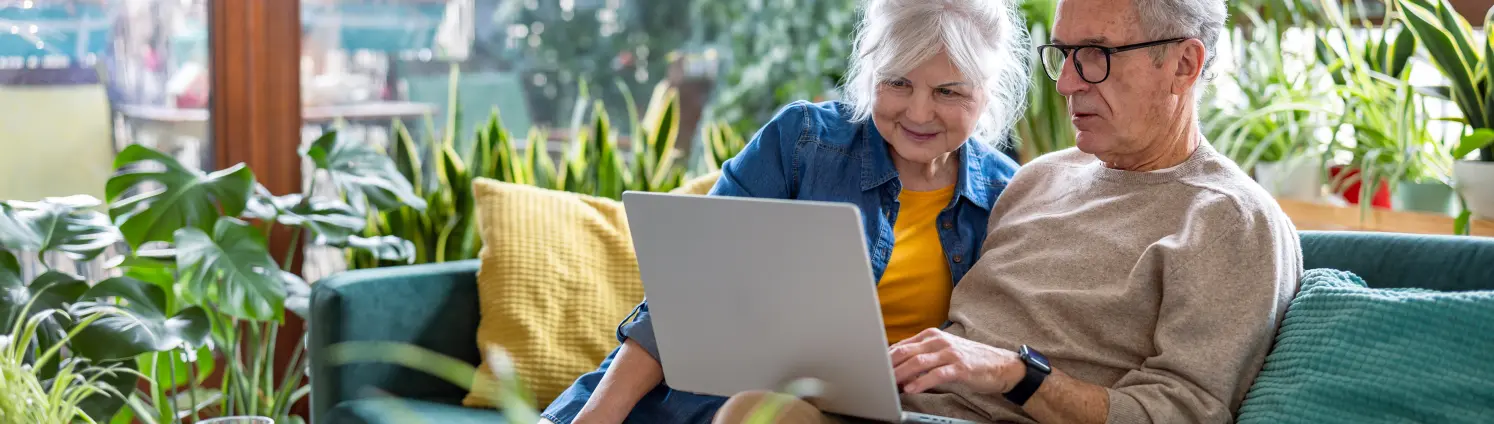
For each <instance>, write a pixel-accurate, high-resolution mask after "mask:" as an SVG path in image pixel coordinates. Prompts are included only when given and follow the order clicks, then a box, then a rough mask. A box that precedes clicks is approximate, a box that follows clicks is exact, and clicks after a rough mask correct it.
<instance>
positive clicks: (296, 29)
mask: <svg viewBox="0 0 1494 424" xmlns="http://www.w3.org/2000/svg"><path fill="white" fill-rule="evenodd" d="M300 3H301V2H300V0H208V15H209V18H208V38H209V40H210V45H211V49H210V55H211V57H212V62H211V64H210V66H209V68H208V69H209V72H210V73H211V77H212V78H211V80H212V86H211V89H210V92H209V93H210V94H209V95H210V100H209V108H210V109H209V110H210V112H211V113H209V114H208V121H209V128H210V140H211V143H209V145H210V146H212V147H211V149H212V154H211V155H212V156H211V157H212V158H213V162H214V165H215V167H216V169H224V168H227V167H229V166H233V165H235V164H239V163H244V164H247V165H248V166H249V168H250V169H251V170H253V171H254V178H255V181H257V182H258V183H259V184H262V185H264V186H265V188H267V189H269V191H270V192H271V193H273V194H275V195H284V194H291V193H299V192H301V191H302V189H301V186H302V184H301V157H300V154H299V153H298V150H299V148H300V146H301V126H302V118H301V78H300V75H301V72H300V69H301V65H300V64H301V13H300V10H301V7H300ZM267 236H268V237H269V242H270V252H271V254H272V255H273V257H275V258H283V257H285V252H286V251H287V249H300V248H301V246H302V244H301V243H298V244H297V245H295V246H290V245H289V244H290V232H289V231H284V230H283V229H281V228H279V227H277V231H274V232H272V234H267ZM292 262H293V263H292V264H291V270H292V272H295V273H297V274H300V273H301V263H302V259H301V257H300V256H299V255H298V256H296V257H295V260H293V261H292ZM304 333H305V323H304V322H303V321H302V320H301V319H300V318H298V317H296V316H295V315H294V314H286V315H285V324H284V325H283V326H282V328H281V331H280V337H279V340H277V341H276V344H275V363H276V364H277V367H276V369H277V373H278V372H279V371H278V370H280V369H282V368H281V367H283V366H284V365H282V364H286V363H288V362H289V361H291V359H292V358H291V356H292V354H293V350H294V347H295V346H296V344H297V343H301V341H302V336H303V334H304ZM280 377H281V378H283V376H280ZM303 384H310V383H309V382H306V383H303ZM309 401H310V400H309V399H302V400H301V401H300V402H298V403H297V404H296V405H295V406H294V407H293V408H292V409H291V413H292V414H294V415H299V416H301V417H303V418H306V419H307V420H308V421H309V420H310V413H309V404H310V403H309Z"/></svg>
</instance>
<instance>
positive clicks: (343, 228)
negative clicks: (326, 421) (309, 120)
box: [95, 131, 424, 423]
mask: <svg viewBox="0 0 1494 424" xmlns="http://www.w3.org/2000/svg"><path fill="white" fill-rule="evenodd" d="M301 154H302V156H303V157H305V158H306V159H309V160H310V161H311V163H312V164H313V165H314V166H315V169H314V171H315V172H316V173H320V174H325V176H326V178H325V179H318V178H312V179H311V181H313V183H312V186H311V187H309V189H308V191H309V192H313V193H315V192H316V189H317V186H316V185H317V183H316V182H317V181H326V182H327V183H329V184H332V185H333V186H334V187H335V188H336V190H335V191H336V192H338V193H339V194H340V195H339V196H336V197H316V196H305V195H301V194H288V195H283V196H274V195H272V194H271V193H269V192H268V191H267V190H265V189H264V188H263V187H262V186H259V185H258V184H256V183H255V182H254V176H253V173H252V171H250V170H249V169H248V168H247V167H245V166H244V165H243V164H238V165H235V166H233V167H229V168H227V169H224V170H221V171H217V172H214V173H211V174H204V173H202V172H200V171H196V170H192V169H188V168H186V167H183V166H182V165H181V164H179V163H177V162H176V161H175V160H174V159H172V158H171V157H169V156H166V155H164V154H161V153H160V152H157V151H154V150H151V149H149V148H146V147H142V146H138V145H135V146H130V147H127V148H126V149H124V150H123V151H122V152H120V154H119V157H118V158H117V159H116V161H115V167H116V168H117V170H118V171H117V173H116V174H115V176H113V177H112V178H110V180H109V182H108V184H107V187H106V192H107V194H108V200H109V202H110V208H109V213H110V215H111V217H112V218H113V220H114V223H115V224H117V226H118V228H119V230H120V232H121V233H122V234H123V236H124V237H123V238H124V240H125V241H126V242H127V243H128V244H129V245H130V247H131V249H132V250H131V252H130V253H129V254H128V255H127V256H126V257H125V258H123V260H122V262H121V263H120V268H122V269H124V270H125V271H126V273H127V275H129V276H130V277H129V278H130V280H131V281H139V282H143V284H135V285H133V286H132V287H137V288H144V290H141V291H139V292H138V293H136V292H126V291H124V290H121V291H120V293H116V294H118V295H120V296H122V297H126V298H128V299H130V300H131V301H132V302H131V304H138V303H149V304H151V306H152V310H151V311H150V312H151V313H152V314H153V315H162V316H172V317H182V316H187V317H191V318H193V319H192V324H193V328H198V330H197V331H196V332H194V333H193V334H194V335H196V337H194V339H196V340H190V341H183V342H181V343H163V344H161V346H160V347H166V348H170V349H169V352H171V355H168V357H167V358H161V357H159V356H158V357H157V358H155V359H154V361H155V364H154V365H155V367H156V368H158V369H159V368H161V367H165V368H168V370H167V372H168V373H174V372H175V370H176V369H177V368H181V369H184V370H185V371H186V372H187V374H188V375H187V376H185V377H186V378H185V381H182V379H181V378H180V376H176V375H172V376H170V378H169V379H163V381H165V382H167V383H164V384H158V385H152V386H151V390H150V392H149V393H137V395H136V396H135V397H134V398H132V399H131V402H130V405H131V406H132V408H131V410H130V412H127V414H128V413H133V414H134V416H135V417H136V418H139V419H142V420H143V421H145V422H148V423H159V422H173V421H176V420H180V419H182V418H184V417H182V416H181V414H179V413H177V412H176V409H177V408H176V407H171V408H167V407H166V406H165V405H166V404H174V403H178V402H177V397H179V396H180V397H186V398H187V400H188V402H190V403H189V404H190V405H192V408H191V410H190V413H191V414H193V415H195V414H196V413H197V412H198V410H201V409H212V410H214V411H216V412H217V413H219V414H221V415H249V416H266V417H269V418H272V419H274V420H275V421H276V422H298V421H299V417H292V416H290V415H289V412H290V406H291V405H292V404H294V403H295V402H296V401H297V400H298V399H299V398H300V397H303V396H305V394H306V393H307V391H308V390H307V387H303V386H301V385H300V381H301V376H302V375H303V373H302V372H301V371H300V370H302V369H303V368H304V367H305V366H306V358H305V355H304V354H303V352H304V351H303V349H304V348H303V344H302V343H297V344H296V347H295V353H293V354H292V357H291V360H290V363H288V364H283V365H280V364H276V363H275V359H274V355H273V353H274V350H273V347H274V345H275V344H276V341H277V340H278V337H277V335H278V333H279V330H280V326H281V324H282V323H283V319H284V313H285V311H286V310H292V311H296V312H298V313H299V314H301V315H302V316H305V312H306V311H305V308H306V307H307V305H306V295H307V294H308V293H309V292H310V288H309V287H308V286H307V285H306V283H305V281H303V280H301V278H300V277H298V276H296V275H295V274H293V273H291V272H289V267H290V265H291V264H292V263H294V255H295V254H296V251H297V249H295V248H289V249H286V252H287V253H286V255H287V256H286V257H285V258H284V259H283V260H280V261H278V262H277V260H276V259H275V258H273V257H271V255H270V253H269V248H268V242H267V240H266V236H265V234H266V233H268V232H270V230H272V229H273V228H275V227H276V226H280V227H283V228H286V229H287V230H289V232H290V234H291V242H290V246H297V245H298V243H297V241H298V240H299V239H300V237H301V236H302V235H303V234H305V235H306V236H307V237H308V238H311V237H316V238H317V239H319V240H322V241H323V242H324V243H327V244H329V245H333V246H337V247H340V248H347V249H355V250H364V251H369V252H373V254H374V255H377V256H379V257H381V258H384V259H390V260H398V259H400V258H408V257H409V250H410V249H409V248H408V247H407V245H408V242H407V241H405V240H400V239H398V238H394V237H386V238H365V237H361V236H358V235H357V233H358V232H359V231H362V229H363V226H364V221H363V219H362V218H361V217H360V216H359V214H358V211H359V210H380V209H389V208H394V207H398V206H408V205H413V206H415V207H424V202H423V201H421V199H419V198H417V197H415V196H414V194H413V190H412V188H411V187H410V183H409V182H408V181H406V180H404V179H403V178H402V177H400V176H399V174H398V173H397V172H395V171H394V164H393V162H392V161H390V160H389V159H388V158H387V157H386V156H384V155H383V154H381V153H379V152H377V151H376V150H374V149H373V148H372V147H370V146H368V145H366V144H363V143H360V142H356V141H352V140H349V139H346V138H343V137H339V135H338V133H337V132H335V131H332V132H328V133H326V134H324V135H323V136H321V137H320V138H318V139H317V140H315V141H314V142H312V143H310V144H309V145H307V146H306V147H305V148H303V150H302V152H301ZM344 199H346V200H344ZM106 283H107V282H106ZM101 286H103V284H102V283H101V284H100V286H95V289H97V288H98V287H101ZM136 299H148V300H150V302H141V301H136ZM167 327H171V325H168V326H167ZM201 346H208V347H210V348H211V350H209V351H202V350H200V349H199V347H201ZM215 355H216V356H219V357H221V359H219V360H221V361H222V363H221V365H220V366H221V368H222V371H223V372H222V376H221V379H220V380H219V381H218V382H217V384H218V390H217V391H205V390H202V389H201V385H202V384H203V383H204V381H203V380H204V379H203V378H201V377H199V376H198V375H202V374H206V373H207V372H205V371H206V370H195V368H199V367H200V366H201V365H199V366H197V367H193V366H180V365H179V364H177V363H176V361H177V357H178V356H180V357H183V358H187V359H186V360H191V361H193V362H202V363H206V362H207V361H208V358H212V357H213V356H215ZM116 356H118V357H120V358H127V357H130V356H131V355H129V354H128V353H121V354H117V355H116ZM194 370H195V371H197V372H194ZM277 372H278V374H277ZM277 375H278V376H279V379H278V381H277V378H276V377H277ZM179 385H185V386H187V388H186V389H184V390H177V387H178V386H179ZM199 395H201V396H204V397H207V398H208V399H209V400H208V401H206V402H204V400H203V399H201V398H199ZM151 404H153V405H154V406H155V408H148V406H150V405H151Z"/></svg>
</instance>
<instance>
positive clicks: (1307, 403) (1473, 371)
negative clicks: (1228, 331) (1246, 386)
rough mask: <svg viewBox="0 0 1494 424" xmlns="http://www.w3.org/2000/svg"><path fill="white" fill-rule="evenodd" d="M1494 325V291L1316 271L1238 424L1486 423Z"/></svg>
mask: <svg viewBox="0 0 1494 424" xmlns="http://www.w3.org/2000/svg"><path fill="white" fill-rule="evenodd" d="M1490 323H1494V291H1466V292H1438V291H1431V290H1425V289H1375V288H1369V287H1367V285H1366V284H1365V282H1364V281H1363V280H1362V279H1360V278H1359V277H1358V276H1355V275H1354V274H1352V273H1349V272H1345V271H1339V270H1331V269H1314V270H1310V271H1308V272H1307V273H1305V274H1304V275H1303V278H1302V288H1301V291H1300V292H1299V293H1298V295H1297V296H1296V298H1295V299H1293V300H1292V303H1291V305H1290V306H1289V307H1288V309H1287V313H1286V319H1285V320H1284V321H1283V322H1282V326H1281V331H1280V332H1279V333H1278V335H1277V338H1276V344H1275V346H1274V347H1273V349H1272V350H1271V353H1270V354H1269V355H1267V357H1266V363H1265V366H1264V368H1263V369H1262V370H1261V373H1260V375H1259V376H1258V377H1257V378H1256V381H1255V382H1254V384H1253V385H1252V387H1251V389H1250V392H1249V394H1248V395H1247V396H1246V399H1245V402H1244V404H1243V405H1242V406H1241V408H1240V413H1239V422H1241V423H1287V422H1302V423H1326V422H1355V423H1358V422H1439V423H1460V422H1469V423H1472V422H1487V421H1488V419H1489V417H1491V416H1494V367H1490V366H1489V364H1494V337H1490V334H1489V328H1490V327H1489V326H1490Z"/></svg>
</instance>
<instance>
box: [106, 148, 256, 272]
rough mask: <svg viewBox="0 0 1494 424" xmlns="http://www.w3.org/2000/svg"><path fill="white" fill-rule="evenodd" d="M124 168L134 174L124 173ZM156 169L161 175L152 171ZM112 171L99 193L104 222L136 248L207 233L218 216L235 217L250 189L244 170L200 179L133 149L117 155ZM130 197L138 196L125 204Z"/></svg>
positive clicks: (150, 153)
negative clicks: (180, 233) (183, 232)
mask: <svg viewBox="0 0 1494 424" xmlns="http://www.w3.org/2000/svg"><path fill="white" fill-rule="evenodd" d="M151 165H154V166H151ZM126 166H133V168H134V169H130V170H124V168H125V167H126ZM160 167H164V168H165V169H164V170H157V169H156V168H160ZM114 168H115V169H116V170H119V171H120V172H118V173H117V174H115V175H114V176H113V177H111V178H109V182H108V183H107V184H106V185H105V188H104V192H105V194H106V198H107V200H108V202H109V203H110V208H109V216H110V217H111V218H113V219H114V222H115V223H116V224H118V225H119V230H120V232H121V233H123V234H124V238H125V241H128V242H129V243H130V245H131V246H133V247H135V248H139V247H140V245H142V244H145V243H146V242H151V241H166V242H169V241H171V240H172V234H173V233H174V232H175V231H176V230H177V229H180V228H184V227H191V228H197V229H201V230H204V231H207V230H211V229H212V228H213V223H214V222H216V221H217V219H218V217H219V216H238V215H239V214H240V213H242V212H243V211H244V208H245V206H246V205H247V204H248V201H249V191H250V189H251V188H253V186H254V173H253V172H251V171H250V170H249V168H248V167H245V166H244V165H243V164H238V165H234V166H232V167H229V168H228V169H224V170H222V171H218V172H214V173H211V174H203V173H202V172H201V171H197V170H194V169H189V168H187V167H185V166H182V164H181V163H178V162H177V161H176V159H173V158H172V157H171V156H167V155H166V154H164V153H161V152H158V151H155V150H151V149H150V148H147V147H143V146H140V145H138V144H132V145H130V146H129V147H126V148H125V149H124V151H122V152H120V153H119V155H118V156H117V157H116V158H115V159H114ZM132 191H138V192H139V193H138V194H133V195H131V196H130V197H129V198H124V196H125V195H126V194H127V193H130V192H132Z"/></svg>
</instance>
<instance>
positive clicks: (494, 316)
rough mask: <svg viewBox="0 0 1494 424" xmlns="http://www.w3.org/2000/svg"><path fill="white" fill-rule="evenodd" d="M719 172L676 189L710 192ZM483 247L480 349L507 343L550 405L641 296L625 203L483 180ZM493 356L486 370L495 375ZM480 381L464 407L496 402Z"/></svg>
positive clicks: (479, 191) (477, 188)
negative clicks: (624, 210) (482, 394)
mask: <svg viewBox="0 0 1494 424" xmlns="http://www.w3.org/2000/svg"><path fill="white" fill-rule="evenodd" d="M717 175H718V174H717V173H712V174H709V175H705V176H702V177H700V178H696V179H694V180H691V181H689V182H686V183H685V185H684V186H682V187H680V188H679V189H677V190H675V191H674V192H677V193H691V194H705V193H707V192H709V191H710V189H711V187H712V186H713V185H714V184H715V181H716V177H717ZM473 194H474V196H475V197H476V201H477V206H476V213H477V219H478V228H479V231H480V233H481V237H482V243H483V248H482V251H481V253H480V255H479V256H480V257H481V260H482V263H481V267H480V268H479V270H478V272H477V285H478V288H477V292H478V301H479V305H480V313H481V321H480V322H479V323H478V327H477V345H478V347H479V348H482V347H484V346H488V345H490V344H495V345H499V346H502V347H503V348H504V349H506V350H508V352H509V354H510V355H511V356H512V357H513V361H514V368H515V371H516V372H517V373H518V377H519V378H520V379H522V381H523V382H524V383H525V385H526V386H527V387H528V389H529V390H530V391H531V392H532V393H533V394H534V397H535V401H536V402H537V404H536V405H535V407H536V408H544V407H545V406H546V405H548V404H549V403H550V402H551V401H553V400H554V399H555V398H556V397H557V396H559V395H560V393H561V392H562V391H564V390H565V389H566V388H567V387H569V386H570V385H571V383H572V382H574V381H575V379H576V378H577V377H580V376H581V375H582V374H585V373H587V372H591V371H592V370H595V369H596V367H597V366H598V365H599V364H601V363H602V359H604V358H606V357H607V354H608V353H610V352H611V351H612V349H614V348H616V347H617V338H616V330H617V325H618V324H619V323H620V322H621V321H622V320H623V319H624V318H626V317H627V315H628V314H629V313H630V312H632V310H633V307H634V306H636V305H637V304H638V302H640V301H642V300H643V283H642V282H641V281H640V280H639V276H638V261H637V258H636V256H635V255H634V253H633V241H632V237H631V236H630V233H629V232H628V221H627V218H626V216H625V215H624V213H623V205H622V203H621V202H618V201H614V200H611V199H607V198H601V197H594V196H586V195H580V194H575V193H566V192H561V191H554V190H546V189H541V188H537V187H532V186H527V185H519V184H511V183H504V182H499V181H496V180H490V179H483V178H479V179H477V180H476V181H474V183H473ZM488 367H489V364H488V363H487V360H486V358H484V360H483V363H482V364H481V365H480V367H479V368H478V369H479V372H482V373H485V374H487V375H491V371H489V368H488ZM486 383H488V382H487V381H486V380H483V379H477V380H476V384H475V385H474V387H473V391H472V393H469V394H468V395H467V397H466V399H463V401H462V404H463V405H466V406H471V407H493V406H494V405H493V403H492V401H490V400H489V399H486V398H484V397H482V396H478V395H477V394H478V393H493V390H494V389H495V388H493V387H487V386H488V384H486Z"/></svg>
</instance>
